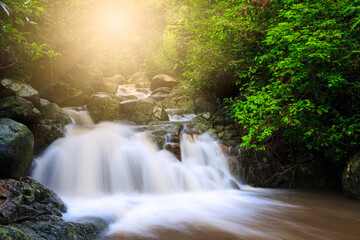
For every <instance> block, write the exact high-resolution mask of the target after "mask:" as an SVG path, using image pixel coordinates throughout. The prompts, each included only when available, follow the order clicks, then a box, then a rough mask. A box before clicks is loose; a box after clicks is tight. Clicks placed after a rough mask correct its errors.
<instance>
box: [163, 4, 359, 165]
mask: <svg viewBox="0 0 360 240" xmlns="http://www.w3.org/2000/svg"><path fill="white" fill-rule="evenodd" d="M165 2H166V4H168V5H167V6H170V7H168V8H167V9H168V14H169V15H170V16H169V17H168V30H169V31H172V32H174V33H175V35H176V36H178V37H177V40H178V41H179V42H178V44H177V46H178V48H177V49H178V53H179V54H178V55H177V58H178V59H175V61H176V62H179V63H180V64H179V68H180V70H181V72H182V73H183V76H184V78H185V79H187V80H188V81H189V82H190V84H191V86H192V89H193V90H195V91H196V90H198V89H199V88H204V87H211V86H213V84H214V78H215V75H216V73H217V72H219V71H220V70H230V71H231V72H234V73H235V74H234V76H233V79H234V80H235V81H236V83H237V85H238V87H239V90H240V94H239V96H234V97H233V98H230V99H228V100H227V102H228V103H229V110H230V115H231V117H233V118H234V119H236V121H237V122H238V123H239V125H240V127H241V128H242V132H243V143H242V145H243V146H247V147H256V148H261V149H263V148H265V147H266V146H267V145H268V143H270V142H271V139H272V138H273V137H274V136H282V138H283V139H285V140H286V142H287V143H286V144H287V146H288V147H289V148H291V149H293V151H295V152H298V153H299V152H301V151H304V150H311V151H317V152H322V153H324V154H325V155H326V154H327V155H328V156H330V157H331V158H332V159H334V158H338V159H339V158H341V157H342V156H343V154H349V153H350V152H351V151H352V150H354V149H355V148H356V146H358V145H359V143H358V142H359V129H360V118H359V117H360V116H359V112H360V105H359V104H360V99H359V86H360V84H359V82H360V81H359V74H358V72H359V54H360V49H359V46H360V44H359V40H360V35H359V34H360V33H359V31H358V29H359V26H360V20H359V18H360V1H358V0H355V1H350V0H341V1H335V0H320V1H315V0H306V1H295V0H274V1H267V0H256V1H255V0H252V1H245V0H233V1H223V0H215V1H206V0H201V1H195V0H173V1H171V0H168V1H165Z"/></svg>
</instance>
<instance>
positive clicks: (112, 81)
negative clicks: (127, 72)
mask: <svg viewBox="0 0 360 240" xmlns="http://www.w3.org/2000/svg"><path fill="white" fill-rule="evenodd" d="M125 82H126V81H125V79H124V77H123V76H121V75H120V74H117V75H115V76H113V77H110V78H102V79H97V80H96V81H93V82H92V84H91V86H92V87H93V88H94V90H95V91H96V92H106V93H110V94H115V93H116V92H117V89H118V85H119V84H125Z"/></svg>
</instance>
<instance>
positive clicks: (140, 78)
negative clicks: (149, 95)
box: [127, 72, 150, 84]
mask: <svg viewBox="0 0 360 240" xmlns="http://www.w3.org/2000/svg"><path fill="white" fill-rule="evenodd" d="M147 82H150V79H149V77H148V75H147V74H146V73H144V72H138V73H135V74H134V75H132V76H131V77H130V78H129V79H128V80H127V83H128V84H137V83H147Z"/></svg>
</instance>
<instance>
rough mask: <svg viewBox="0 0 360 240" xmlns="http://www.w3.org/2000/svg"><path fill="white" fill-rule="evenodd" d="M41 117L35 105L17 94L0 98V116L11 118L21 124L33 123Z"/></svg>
mask: <svg viewBox="0 0 360 240" xmlns="http://www.w3.org/2000/svg"><path fill="white" fill-rule="evenodd" d="M40 117H41V113H40V111H39V110H38V109H37V108H35V106H34V105H33V104H32V103H31V102H29V101H27V100H25V99H23V98H21V97H18V96H12V97H6V98H1V99H0V118H11V119H13V120H15V121H17V122H20V123H23V124H27V125H29V124H33V123H34V122H35V121H37V120H38V119H39V118H40Z"/></svg>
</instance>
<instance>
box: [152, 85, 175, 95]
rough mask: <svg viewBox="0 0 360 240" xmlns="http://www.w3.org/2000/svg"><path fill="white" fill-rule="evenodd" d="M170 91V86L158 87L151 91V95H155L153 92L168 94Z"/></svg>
mask: <svg viewBox="0 0 360 240" xmlns="http://www.w3.org/2000/svg"><path fill="white" fill-rule="evenodd" d="M170 92H171V89H170V88H168V87H160V88H157V89H155V90H154V91H152V93H151V95H155V94H158V93H161V94H169V93H170Z"/></svg>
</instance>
